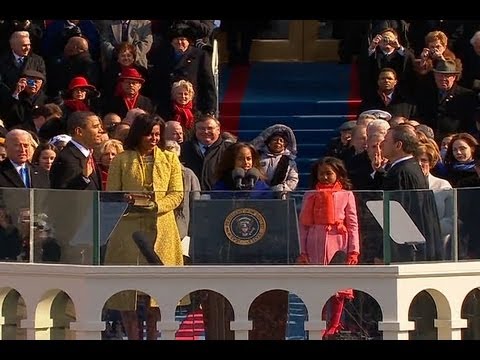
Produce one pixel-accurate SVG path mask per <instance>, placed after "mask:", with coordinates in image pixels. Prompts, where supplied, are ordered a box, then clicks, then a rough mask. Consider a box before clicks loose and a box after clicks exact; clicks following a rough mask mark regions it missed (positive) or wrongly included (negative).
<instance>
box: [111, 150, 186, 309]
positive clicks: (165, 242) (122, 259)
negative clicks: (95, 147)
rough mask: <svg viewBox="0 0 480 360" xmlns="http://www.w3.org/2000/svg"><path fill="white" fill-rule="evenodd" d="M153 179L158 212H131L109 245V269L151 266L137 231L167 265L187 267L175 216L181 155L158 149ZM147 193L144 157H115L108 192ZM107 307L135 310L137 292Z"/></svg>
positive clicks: (125, 154) (132, 153)
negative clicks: (134, 236) (137, 240)
mask: <svg viewBox="0 0 480 360" xmlns="http://www.w3.org/2000/svg"><path fill="white" fill-rule="evenodd" d="M152 175H153V176H152V179H153V190H154V192H155V196H154V199H155V203H156V204H157V208H156V210H153V211H147V212H129V213H128V214H126V215H125V216H124V217H123V218H122V219H121V220H120V222H119V224H118V225H117V227H116V228H115V231H114V232H113V233H112V236H111V237H110V239H109V241H108V245H107V250H106V254H105V264H106V265H143V264H147V261H146V259H145V258H144V257H143V255H141V253H140V251H139V249H138V248H137V246H136V245H135V243H134V241H133V240H132V234H133V232H135V231H143V232H144V234H145V235H146V236H147V238H148V240H149V241H152V242H153V243H154V250H155V253H156V254H157V255H158V256H159V257H160V259H161V260H162V262H163V263H164V264H165V265H183V254H182V247H181V242H180V241H181V240H180V235H179V233H178V228H177V224H176V222H175V215H174V212H173V210H174V209H175V208H177V207H178V206H179V205H180V203H181V202H182V199H183V181H182V169H181V165H180V161H179V160H178V157H177V155H176V154H174V153H172V152H169V151H163V150H161V149H159V148H155V149H154V155H153V174H152ZM144 190H145V184H144V169H143V167H142V161H141V158H140V154H139V153H138V152H137V151H133V150H126V151H124V152H122V153H120V154H118V155H117V156H115V158H114V159H113V161H112V164H111V165H110V168H109V171H108V180H107V191H125V193H128V192H142V191H144ZM118 295H124V296H120V297H118ZM114 298H115V300H114ZM107 307H109V308H114V309H118V310H130V309H135V307H136V296H135V292H131V291H128V292H124V293H122V294H117V296H115V297H112V298H111V299H110V301H109V302H108V305H107Z"/></svg>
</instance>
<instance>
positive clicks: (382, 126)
mask: <svg viewBox="0 0 480 360" xmlns="http://www.w3.org/2000/svg"><path fill="white" fill-rule="evenodd" d="M388 129H390V124H389V123H388V121H386V120H381V119H377V120H373V121H371V122H370V123H369V124H368V125H367V137H368V136H371V135H372V134H375V133H381V134H383V135H386V134H387V131H388Z"/></svg>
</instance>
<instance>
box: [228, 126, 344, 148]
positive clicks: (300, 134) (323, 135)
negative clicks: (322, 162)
mask: <svg viewBox="0 0 480 360" xmlns="http://www.w3.org/2000/svg"><path fill="white" fill-rule="evenodd" d="M261 132H262V130H240V131H238V132H236V135H237V136H238V140H239V141H244V142H249V141H252V140H253V139H254V138H256V137H257V136H258V135H260V133H261ZM232 133H235V132H233V131H232ZM294 133H295V138H296V140H297V147H298V145H299V144H305V143H316V144H317V145H319V146H326V144H328V142H329V141H330V139H332V138H333V137H335V136H338V132H337V131H336V130H334V129H308V130H294Z"/></svg>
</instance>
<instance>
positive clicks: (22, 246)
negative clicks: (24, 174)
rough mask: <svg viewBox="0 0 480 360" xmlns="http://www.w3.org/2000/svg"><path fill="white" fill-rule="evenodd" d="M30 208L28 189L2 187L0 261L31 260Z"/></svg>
mask: <svg viewBox="0 0 480 360" xmlns="http://www.w3.org/2000/svg"><path fill="white" fill-rule="evenodd" d="M29 209H30V191H29V190H28V189H21V188H19V189H15V188H11V189H6V188H4V189H0V237H1V241H0V261H29V259H30V226H29V224H30V220H31V217H30V210H29Z"/></svg>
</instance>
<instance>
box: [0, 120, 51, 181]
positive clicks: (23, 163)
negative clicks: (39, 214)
mask: <svg viewBox="0 0 480 360" xmlns="http://www.w3.org/2000/svg"><path fill="white" fill-rule="evenodd" d="M31 139H32V137H31V135H30V134H29V133H28V132H27V131H25V130H22V129H14V130H11V131H9V132H8V133H7V136H6V139H5V150H6V151H7V158H6V159H5V160H3V161H2V162H0V187H10V188H46V189H48V188H50V180H49V179H48V172H47V171H46V170H44V169H43V168H41V167H39V166H36V165H33V164H30V162H29V161H28V159H29V153H30V151H31Z"/></svg>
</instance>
